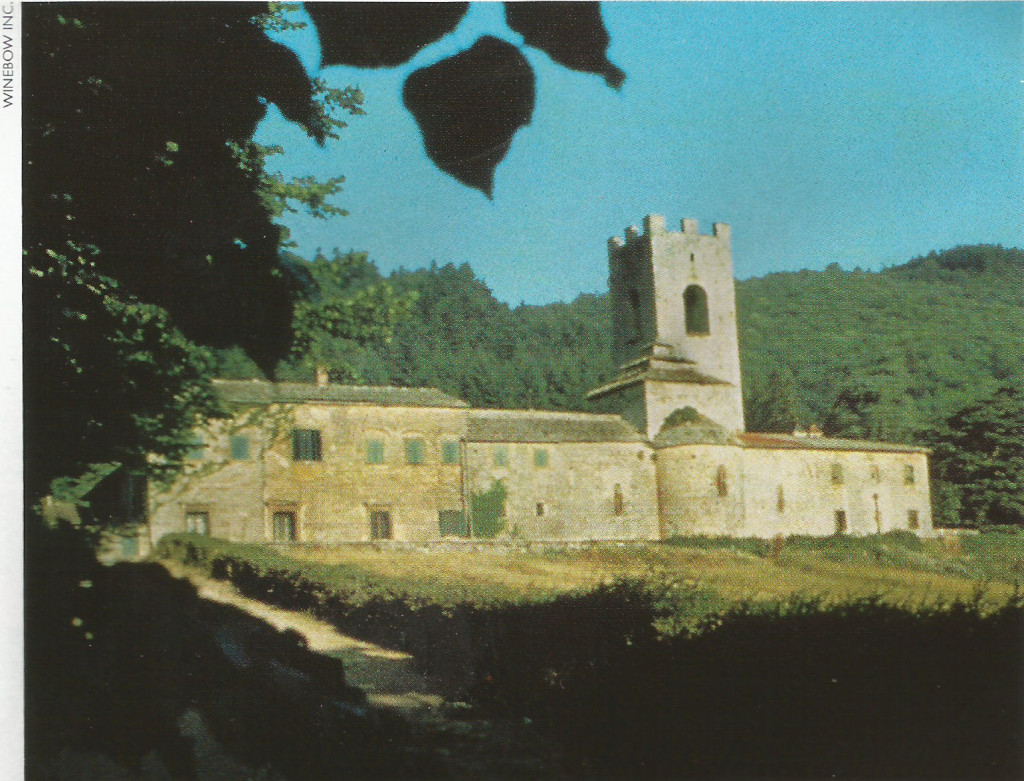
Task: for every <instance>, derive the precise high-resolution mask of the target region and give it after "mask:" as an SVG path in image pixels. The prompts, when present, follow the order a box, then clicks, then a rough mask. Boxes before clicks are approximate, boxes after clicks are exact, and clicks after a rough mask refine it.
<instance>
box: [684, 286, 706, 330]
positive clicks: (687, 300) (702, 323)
mask: <svg viewBox="0 0 1024 781" xmlns="http://www.w3.org/2000/svg"><path fill="white" fill-rule="evenodd" d="M683 304H684V306H685V309H686V333H688V334H696V335H702V334H709V333H711V325H710V323H709V320H708V294H707V293H705V292H704V288H702V287H701V286H700V285H690V286H689V287H688V288H686V292H685V293H683Z"/></svg>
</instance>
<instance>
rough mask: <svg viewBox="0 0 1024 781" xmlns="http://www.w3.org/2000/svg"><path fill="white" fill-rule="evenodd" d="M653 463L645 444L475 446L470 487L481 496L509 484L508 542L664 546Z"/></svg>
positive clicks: (469, 461) (470, 452) (470, 451)
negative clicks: (633, 542)
mask: <svg viewBox="0 0 1024 781" xmlns="http://www.w3.org/2000/svg"><path fill="white" fill-rule="evenodd" d="M652 455H653V451H652V450H651V448H650V446H649V445H646V444H644V443H641V442H583V443H580V442H571V443H569V442H563V443H520V442H515V443H492V442H474V443H470V444H469V445H468V458H467V466H468V475H469V478H468V483H469V487H470V491H471V493H472V494H477V495H479V494H482V493H484V492H486V491H488V490H490V489H491V488H492V487H493V485H494V483H495V482H498V481H500V482H501V484H502V486H503V487H504V489H505V492H506V496H505V524H504V527H505V533H506V534H511V535H514V536H520V537H524V538H527V539H533V540H622V539H657V537H658V508H657V500H656V490H655V476H654V463H653V461H652ZM617 496H618V499H617V498H616V497H617Z"/></svg>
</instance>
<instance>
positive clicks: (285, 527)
mask: <svg viewBox="0 0 1024 781" xmlns="http://www.w3.org/2000/svg"><path fill="white" fill-rule="evenodd" d="M271 519H272V529H271V531H272V532H273V535H274V542H295V540H296V539H298V538H297V536H296V534H295V513H293V512H291V511H278V512H275V513H274V514H273V516H271Z"/></svg>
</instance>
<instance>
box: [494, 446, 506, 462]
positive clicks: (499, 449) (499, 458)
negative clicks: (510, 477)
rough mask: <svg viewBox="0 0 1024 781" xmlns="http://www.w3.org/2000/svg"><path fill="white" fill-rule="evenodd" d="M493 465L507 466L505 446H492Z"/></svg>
mask: <svg viewBox="0 0 1024 781" xmlns="http://www.w3.org/2000/svg"><path fill="white" fill-rule="evenodd" d="M494 465H495V466H508V446H507V445H495V446H494Z"/></svg>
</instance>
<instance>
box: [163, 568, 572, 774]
mask: <svg viewBox="0 0 1024 781" xmlns="http://www.w3.org/2000/svg"><path fill="white" fill-rule="evenodd" d="M160 563H161V564H162V565H163V566H164V567H166V568H167V570H168V571H169V572H170V573H171V575H172V576H174V577H176V578H185V579H187V580H188V581H189V582H190V583H192V584H193V585H194V586H195V587H196V589H197V591H198V594H199V596H200V597H202V598H203V599H209V600H211V601H214V602H219V603H222V604H227V605H231V606H232V607H236V608H238V609H240V610H244V611H245V612H246V613H248V614H249V615H251V616H253V617H255V618H258V619H260V620H262V621H265V622H267V623H268V624H270V625H271V626H273V627H274V628H276V629H278V630H284V629H292V630H294V631H296V632H299V633H300V634H301V635H303V636H304V637H305V638H306V641H307V642H308V644H309V649H310V650H312V651H315V652H317V653H321V654H325V655H328V656H332V657H334V658H337V659H341V661H342V663H343V664H344V665H345V681H346V683H347V684H349V685H350V686H356V687H358V688H360V689H362V690H363V692H364V693H365V694H366V699H367V703H368V704H369V705H370V706H371V707H373V708H376V709H382V710H385V711H390V712H393V713H397V714H398V715H400V716H401V717H402V718H403V719H404V720H405V721H406V722H407V723H408V724H409V730H410V732H409V739H410V744H411V745H410V750H411V751H413V752H414V753H415V754H417V755H422V756H424V757H429V758H430V764H431V766H436V765H437V764H440V765H441V766H443V768H444V770H443V771H442V774H441V776H440V777H446V778H451V779H467V780H468V779H480V778H486V779H535V778H545V779H552V780H557V779H564V778H567V777H570V776H571V775H572V774H570V773H567V772H566V771H565V769H564V765H563V760H562V756H561V752H560V751H559V750H558V748H557V747H556V746H554V745H552V744H551V742H550V741H549V740H548V739H547V738H546V736H545V735H543V734H540V733H539V732H538V730H537V729H536V728H535V727H533V726H531V725H530V723H529V722H528V720H526V721H525V722H519V721H513V720H509V719H484V718H478V717H477V716H476V715H475V714H474V713H473V711H472V709H471V708H470V707H469V706H468V705H466V704H465V703H461V702H451V701H449V700H447V699H446V696H445V687H444V686H443V685H442V684H441V682H440V681H439V680H437V679H435V678H433V677H431V676H429V675H424V674H423V673H421V672H419V671H417V670H416V668H415V661H414V659H413V658H412V656H410V655H409V654H405V653H401V652H398V651H393V650H390V649H387V648H383V647H381V646H378V645H374V644H373V643H368V642H365V641H363V640H358V639H356V638H354V637H351V636H349V635H345V634H342V633H341V632H339V631H338V630H337V629H335V628H334V627H333V626H331V625H330V624H328V623H326V622H324V621H319V620H317V619H315V618H313V617H311V616H309V615H306V614H305V613H298V612H293V611H290V610H284V609H282V608H277V607H272V606H270V605H267V604H265V603H263V602H258V601H256V600H254V599H248V598H247V597H244V596H242V595H241V594H240V593H239V592H238V590H237V589H235V587H234V586H232V585H231V584H229V583H226V582H223V581H217V580H211V579H210V578H208V577H206V576H205V575H203V574H202V573H200V572H198V571H197V570H195V569H193V568H191V567H187V566H185V565H183V564H180V563H179V562H176V561H171V560H161V561H160ZM426 776H427V777H438V776H437V774H436V773H434V772H433V771H430V772H427V773H426Z"/></svg>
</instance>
